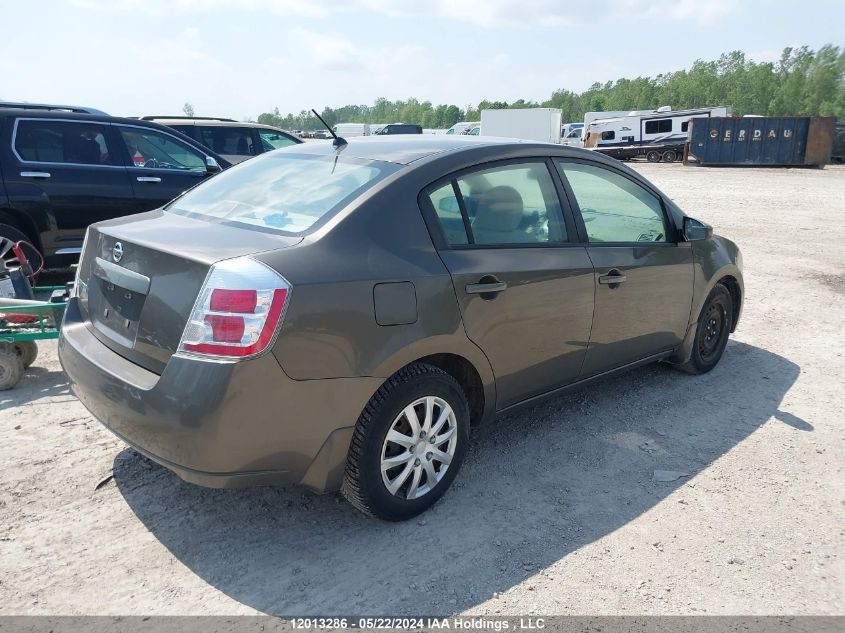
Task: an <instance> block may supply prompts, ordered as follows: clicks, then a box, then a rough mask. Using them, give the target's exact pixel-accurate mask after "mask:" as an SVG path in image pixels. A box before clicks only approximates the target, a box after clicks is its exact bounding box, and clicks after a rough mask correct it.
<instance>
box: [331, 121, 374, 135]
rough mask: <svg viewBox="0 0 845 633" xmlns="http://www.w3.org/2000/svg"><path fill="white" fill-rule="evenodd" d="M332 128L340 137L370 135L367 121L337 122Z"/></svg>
mask: <svg viewBox="0 0 845 633" xmlns="http://www.w3.org/2000/svg"><path fill="white" fill-rule="evenodd" d="M332 129H334V132H335V134H337V135H338V136H340V137H342V138H349V137H353V136H369V135H370V126H369V125H368V124H367V123H338V124H337V125H335V126H334V128H332Z"/></svg>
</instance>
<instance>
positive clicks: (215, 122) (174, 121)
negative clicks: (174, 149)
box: [143, 117, 285, 132]
mask: <svg viewBox="0 0 845 633" xmlns="http://www.w3.org/2000/svg"><path fill="white" fill-rule="evenodd" d="M143 120H144V121H154V122H156V123H161V124H162V125H168V126H170V125H207V126H220V127H254V128H259V129H262V130H273V131H281V132H284V131H285V130H283V129H282V128H279V127H273V126H272V125H264V124H263V123H255V122H253V121H235V120H233V119H212V118H208V119H204V118H202V117H194V118H189V117H143Z"/></svg>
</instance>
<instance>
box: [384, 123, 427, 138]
mask: <svg viewBox="0 0 845 633" xmlns="http://www.w3.org/2000/svg"><path fill="white" fill-rule="evenodd" d="M384 134H422V126H421V125H413V124H410V123H389V124H388V125H385V126H384V127H383V128H381V129H380V130H379V131H378V132H377V135H384Z"/></svg>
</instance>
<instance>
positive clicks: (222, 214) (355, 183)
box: [168, 151, 400, 234]
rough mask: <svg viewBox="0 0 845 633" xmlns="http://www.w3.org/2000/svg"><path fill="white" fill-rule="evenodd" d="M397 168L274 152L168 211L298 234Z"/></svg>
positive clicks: (225, 174) (218, 178) (220, 177)
mask: <svg viewBox="0 0 845 633" xmlns="http://www.w3.org/2000/svg"><path fill="white" fill-rule="evenodd" d="M398 169H400V166H399V165H396V164H393V163H386V162H381V161H371V160H361V159H355V158H343V157H342V156H334V155H332V156H309V155H289V154H288V155H286V154H285V153H284V151H282V152H272V153H269V154H265V155H263V156H260V157H258V158H252V159H250V160H247V161H246V162H244V163H241V164H240V165H238V166H237V167H232V168H231V169H228V170H226V171H224V172H223V173H221V174H218V175H217V176H214V177H213V178H212V179H211V180H209V181H208V182H206V183H204V184H202V185H199V186H198V187H196V188H194V189H192V190H190V191H189V192H188V193H186V194H185V195H184V196H182V197H181V198H177V199H176V200H174V201H173V202H172V203H171V205H170V206H169V207H168V211H171V212H174V213H179V214H182V215H191V216H199V217H203V218H211V219H215V220H220V221H225V222H233V223H237V224H245V225H249V226H250V227H255V228H258V229H259V230H262V231H269V232H274V233H284V234H302V233H306V232H308V231H309V229H311V228H312V227H313V226H314V225H315V224H317V223H318V222H319V221H320V220H321V219H322V218H324V217H325V218H328V217H330V216H331V215H333V214H334V213H335V212H336V211H339V210H340V209H342V208H343V207H344V206H346V205H347V204H348V203H350V202H351V201H352V200H354V199H355V198H357V197H358V196H359V195H361V194H362V193H363V192H364V191H366V190H367V189H369V188H370V187H372V186H373V185H375V184H376V183H377V182H378V181H379V180H382V179H383V178H385V177H386V176H389V175H390V174H392V173H394V172H395V171H397V170H398Z"/></svg>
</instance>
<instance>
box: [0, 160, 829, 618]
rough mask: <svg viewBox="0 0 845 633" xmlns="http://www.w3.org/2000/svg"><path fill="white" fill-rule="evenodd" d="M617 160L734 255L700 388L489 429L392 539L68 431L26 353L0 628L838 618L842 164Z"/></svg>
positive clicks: (636, 394) (570, 404)
mask: <svg viewBox="0 0 845 633" xmlns="http://www.w3.org/2000/svg"><path fill="white" fill-rule="evenodd" d="M637 168H638V169H640V170H641V171H642V172H643V173H644V174H645V175H646V176H647V177H649V178H651V179H652V180H653V181H654V182H655V183H657V184H658V186H660V187H661V188H662V189H663V190H664V191H666V192H667V193H668V194H669V195H671V196H672V197H674V198H675V200H676V201H677V202H678V203H679V204H680V205H681V207H683V208H684V209H686V210H687V212H688V213H690V214H691V215H694V216H696V217H698V218H700V219H702V220H705V221H707V222H709V223H711V224H713V225H714V226H715V227H716V230H717V231H718V232H719V233H722V234H724V235H726V236H728V237H730V238H732V239H734V240H735V241H736V242H738V243H739V245H740V246H741V248H742V250H743V254H744V259H745V275H746V286H747V288H746V290H747V301H746V304H745V309H744V314H743V319H742V321H741V323H740V326H739V329H738V331H737V332H736V334H735V335H734V336H733V337H732V341H731V343H730V345H729V347H728V349H727V351H726V355H725V357H724V359H723V361H722V363H721V364H720V365H719V366H718V367H717V368H716V369H715V370H714V371H713V372H711V373H710V374H707V375H705V376H700V377H692V376H687V375H685V374H682V373H679V372H676V371H674V370H672V369H671V368H668V367H664V366H652V367H647V368H644V369H641V370H637V371H635V372H633V373H631V374H628V375H626V376H624V377H620V378H617V379H614V380H609V381H606V382H605V383H604V384H602V385H597V386H595V387H593V388H590V389H589V390H586V391H581V392H578V393H574V394H571V395H568V396H565V397H560V398H557V399H554V400H550V401H547V402H545V403H543V404H541V405H537V406H534V407H532V408H529V409H525V410H523V411H521V412H519V413H518V414H514V415H510V416H508V417H506V418H504V419H502V420H501V421H500V422H499V423H498V424H497V425H495V426H493V427H491V428H488V429H486V430H482V431H481V432H479V433H477V434H476V435H475V436H474V438H473V445H472V448H471V451H470V453H469V456H468V459H467V462H466V464H465V465H464V467H463V470H462V472H461V474H460V476H459V477H458V480H457V481H456V483H455V486H454V488H453V490H451V491H450V492H449V493H448V494H447V495H446V496H445V497H444V499H443V500H442V501H441V502H440V503H439V504H438V505H437V506H436V507H435V508H433V509H432V510H431V511H429V512H428V513H427V514H425V515H424V516H422V517H420V518H419V519H418V520H414V521H411V522H409V523H406V524H401V525H394V524H387V523H380V522H377V521H372V520H367V519H365V518H363V517H362V516H360V515H359V514H358V513H357V512H356V511H355V510H353V509H352V508H351V507H350V506H349V505H348V504H346V503H345V502H343V501H342V500H341V499H340V498H339V497H338V496H336V495H328V496H322V497H320V496H314V495H312V494H310V493H307V492H304V491H303V490H300V489H297V488H295V487H291V488H287V489H272V488H265V489H255V490H246V491H244V490H241V491H237V490H236V491H218V490H206V489H202V488H198V487H195V486H192V485H190V484H186V483H183V482H181V481H180V480H179V479H178V478H177V477H176V476H174V475H172V474H170V473H169V472H168V471H166V470H164V469H163V468H161V467H159V466H157V465H155V464H153V463H151V462H149V461H147V460H146V459H144V458H142V457H140V456H139V455H137V454H136V453H134V452H133V451H132V450H129V449H127V448H126V447H125V446H124V444H122V443H121V442H120V441H118V440H117V439H115V438H114V437H113V436H112V435H110V434H109V433H108V432H107V431H105V430H104V429H103V428H102V427H101V426H100V425H99V424H98V423H97V422H95V421H93V420H92V419H91V418H90V417H89V416H88V414H87V412H86V411H85V410H84V409H83V407H82V406H81V405H80V404H79V403H78V402H77V401H76V399H75V398H74V397H73V396H72V395H71V394H70V393H69V391H68V386H67V382H66V380H65V378H64V376H63V375H62V373H61V370H60V367H59V365H58V362H57V360H56V351H55V345H54V344H44V345H42V346H41V349H42V355H41V357H40V358H39V360H38V361H37V362H36V367H33V368H31V369H30V370H29V372H28V373H27V375H26V377H25V378H24V380H23V381H22V383H21V384H20V386H19V387H18V388H17V389H16V390H14V391H10V392H2V393H0V464H2V469H0V614H2V615H11V614H52V615H58V614H65V615H70V614H124V615H129V614H243V613H256V612H265V613H273V614H288V615H291V614H322V615H329V614H346V615H352V614H446V613H454V612H464V613H475V614H481V613H485V614H512V615H519V614H700V613H708V614H774V613H778V614H781V613H790V614H845V569H843V560H842V554H843V552H844V551H845V548H843V529H845V477H843V465H845V448H844V447H845V442H843V439H845V438H843V435H845V433H843V430H844V429H845V406H843V403H845V398H843V395H842V387H843V375H845V358H843V350H845V345H843V342H842V334H843V327H842V317H843V314H845V296H843V288H845V246H843V245H845V221H843V220H845V169H843V168H827V169H825V170H793V169H770V170H764V169H715V168H709V169H708V168H692V167H682V166H680V165H648V164H645V165H642V166H638V167H637ZM655 471H674V473H675V474H673V475H672V474H670V475H669V476H668V477H667V476H664V475H665V473H658V476H657V479H672V478H673V477H675V476H678V474H679V473H681V474H682V475H680V476H678V478H677V479H674V480H673V481H656V480H655V479H656V478H655ZM111 473H113V475H114V476H113V479H110V480H107V481H105V483H102V485H100V486H99V487H98V483H100V482H102V481H103V480H104V478H107V476H108V475H110V474H111Z"/></svg>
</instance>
